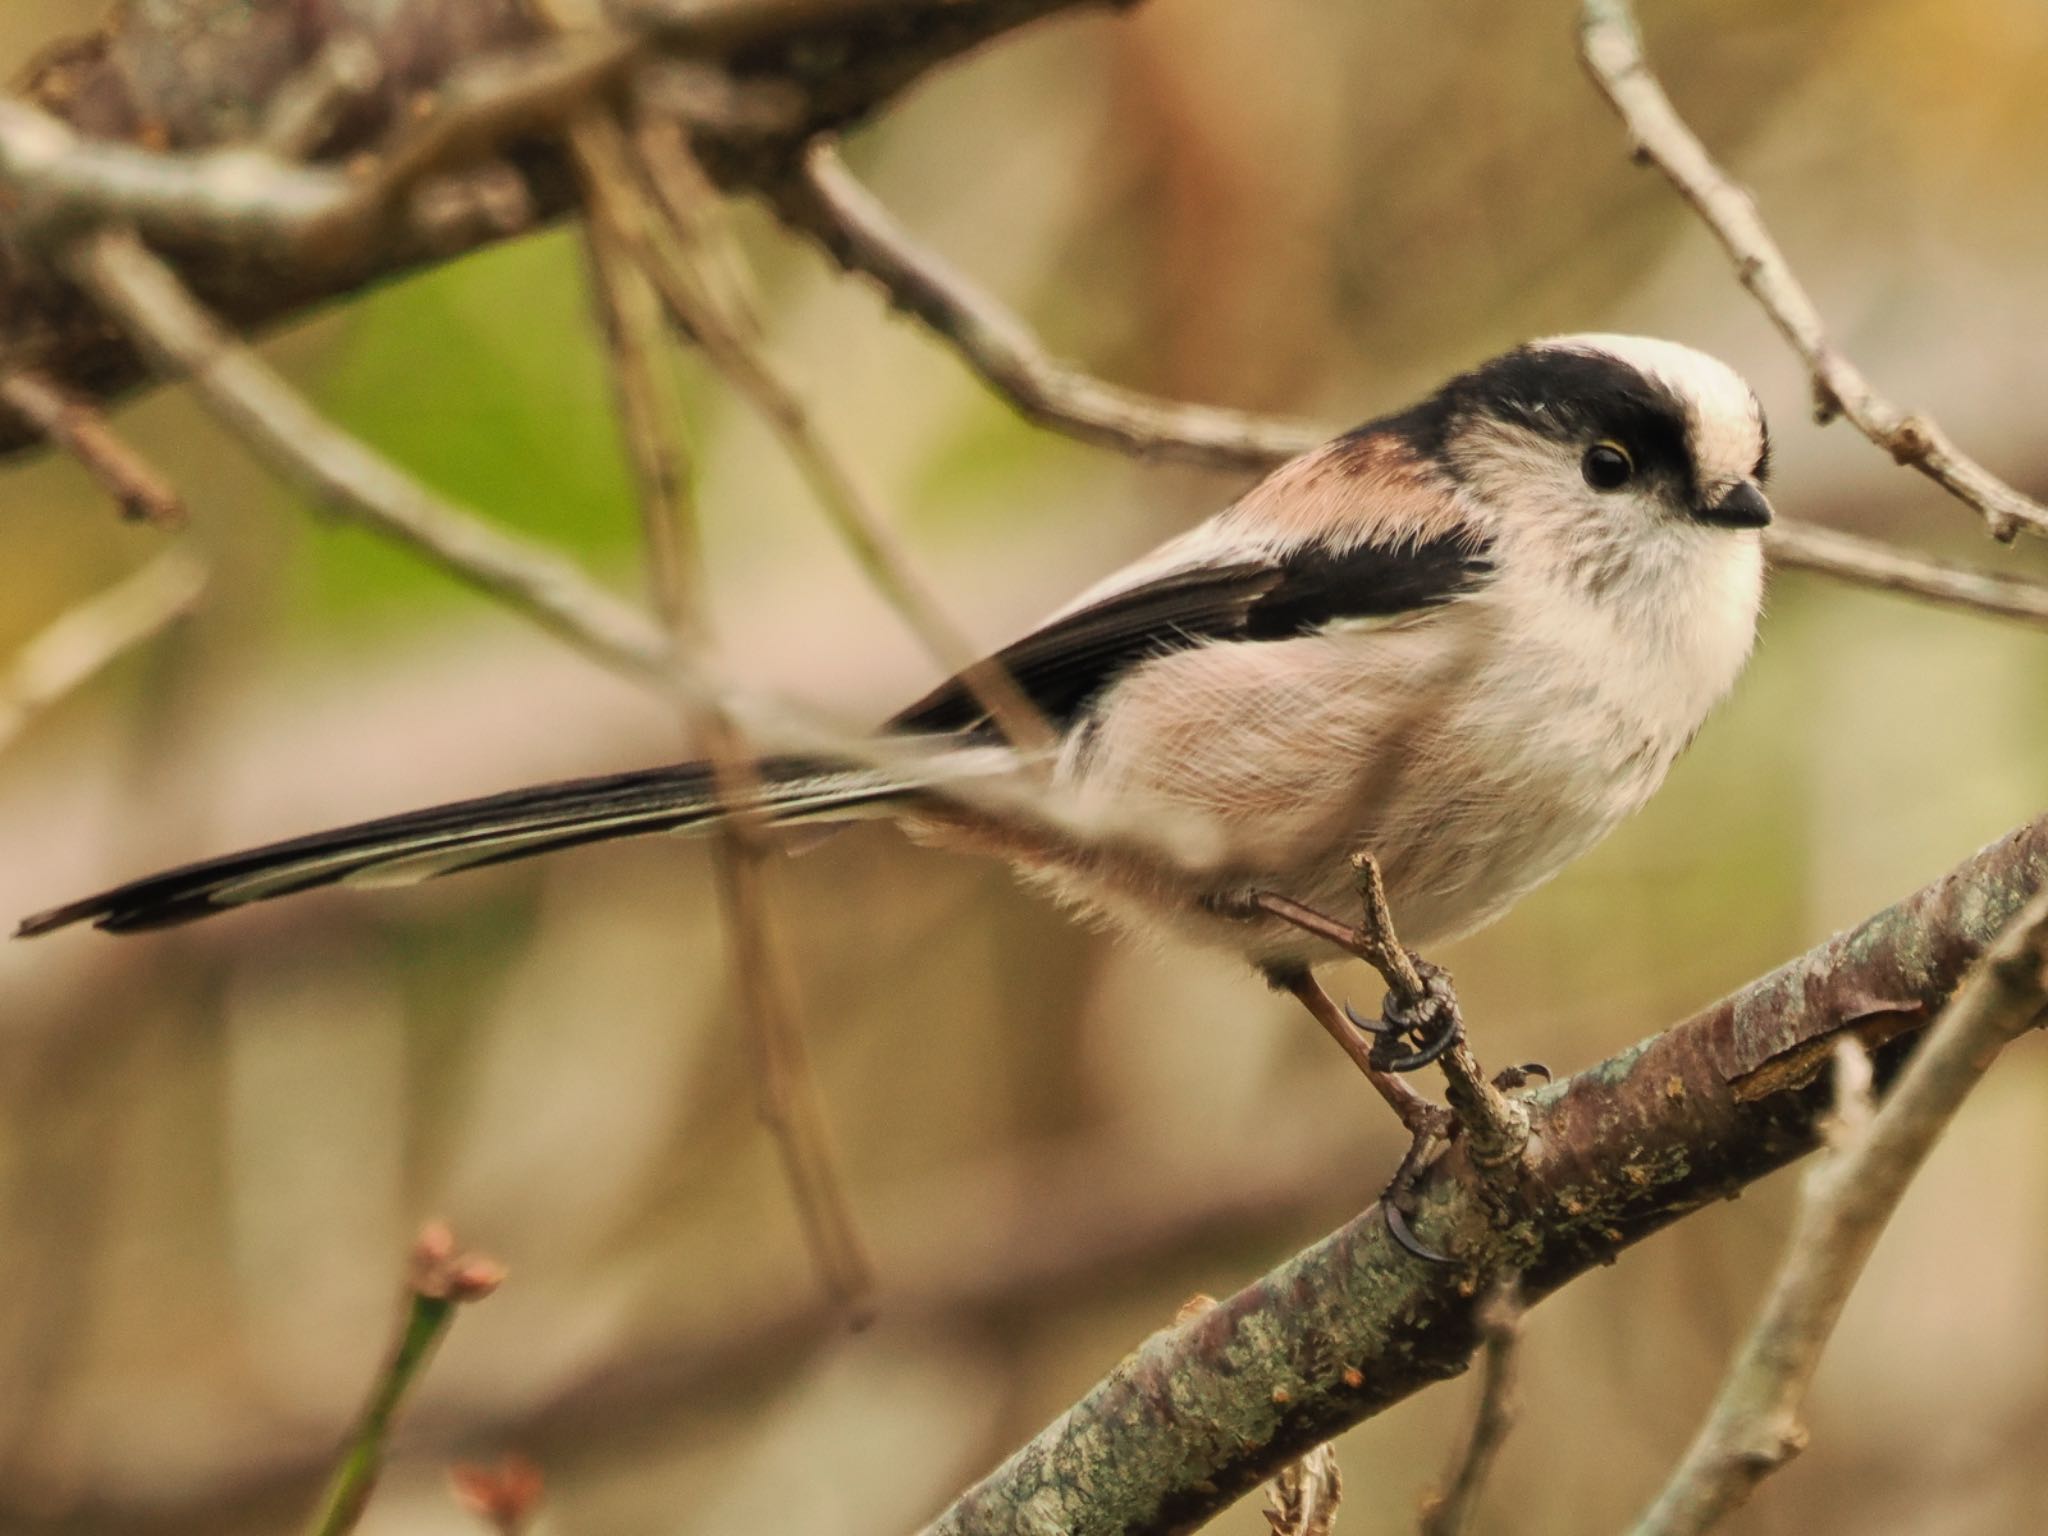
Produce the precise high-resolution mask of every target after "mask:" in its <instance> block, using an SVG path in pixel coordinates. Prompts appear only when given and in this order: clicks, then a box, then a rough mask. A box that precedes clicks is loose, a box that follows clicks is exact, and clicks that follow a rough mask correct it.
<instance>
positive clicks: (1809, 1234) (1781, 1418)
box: [1635, 894, 2048, 1536]
mask: <svg viewBox="0 0 2048 1536" xmlns="http://www.w3.org/2000/svg"><path fill="white" fill-rule="evenodd" d="M2044 1011H2048V894H2043V895H2040V896H2036V897H2035V898H2034V899H2033V901H2031V902H2029V903H2028V904H2027V906H2026V908H2025V909H2024V910H2023V911H2022V912H2021V913H2020V915H2019V916H2018V917H2016V918H2014V919H2013V920H2012V923H2011V924H2010V926H2009V927H2008V928H2007V929H2006V932H2005V934H2004V936H2003V937H2002V938H2000V940H1999V941H1998V946H1997V948H1995V949H1994V950H1993V951H1992V952H1991V954H1990V955H1988V956H1987V957H1986V958H1985V961H1984V963H1983V964H1982V965H1980V966H1978V967H1977V969H1976V970H1975V971H1974V972H1972V973H1971V975H1970V978H1969V980H1968V981H1967V982H1966V983H1965V984H1964V986H1963V988H1962V990H1961V991H1960V992H1958V993H1957V994H1956V996H1955V1000H1954V1001H1953V1002H1951V1003H1950V1004H1949V1005H1948V1007H1947V1008H1946V1009H1944V1010H1943V1012H1942V1015H1941V1018H1940V1019H1939V1020H1938V1021H1937V1022H1936V1023H1935V1025H1934V1027H1933V1028H1932V1029H1930V1030H1928V1031H1927V1038H1926V1041H1925V1042H1924V1043H1923V1044H1921V1045H1920V1047H1919V1048H1918V1049H1917V1050H1915V1051H1914V1053H1913V1058H1912V1060H1911V1061H1909V1062H1907V1063H1906V1067H1905V1070H1904V1071H1903V1072H1902V1073H1900V1075H1899V1081H1898V1085H1897V1086H1896V1087H1895V1088H1894V1089H1893V1090H1892V1092H1891V1095H1890V1096H1889V1097H1888V1098H1887V1099H1886V1100H1885V1103H1884V1107H1883V1108H1882V1109H1880V1110H1878V1111H1877V1113H1876V1115H1875V1116H1874V1117H1873V1116H1872V1115H1871V1114H1870V1112H1869V1100H1868V1093H1867V1088H1866V1089H1864V1091H1863V1092H1861V1093H1858V1092H1850V1093H1846V1094H1843V1095H1841V1096H1840V1097H1841V1099H1842V1102H1843V1107H1844V1112H1843V1113H1841V1114H1839V1115H1838V1116H1837V1117H1836V1122H1835V1127H1834V1130H1835V1134H1834V1136H1833V1137H1832V1138H1831V1139H1832V1140H1833V1141H1834V1142H1835V1145H1834V1146H1833V1147H1831V1149H1830V1151H1829V1153H1828V1154H1827V1155H1826V1156H1825V1157H1823V1158H1822V1159H1821V1160H1820V1161H1819V1162H1818V1163H1816V1165H1815V1166H1814V1167H1813V1168H1812V1169H1811V1170H1810V1171H1809V1172H1808V1173H1807V1175H1806V1180H1805V1183H1804V1186H1803V1188H1802V1191H1801V1199H1800V1207H1799V1219H1798V1221H1797V1223H1796V1224H1795V1225H1794V1228H1793V1232H1792V1240H1791V1244H1790V1248H1789V1251H1788V1252H1787V1254H1786V1257H1785V1262H1784V1265H1783V1266H1782V1267H1781V1268H1780V1269H1779V1271H1778V1278H1777V1280H1776V1281H1775V1282H1774V1283H1773V1284H1772V1286H1771V1293H1770V1295H1769V1297H1768V1298H1767V1299H1766V1300H1765V1302H1764V1306H1763V1310H1762V1312H1761V1313H1760V1315H1759V1316H1758V1318H1757V1321H1756V1326H1755V1327H1754V1328H1752V1329H1751V1330H1750V1335H1749V1338H1748V1339H1747V1340H1746V1341H1745V1342H1744V1344H1743V1346H1742V1348H1741V1350H1740V1351H1739V1352H1738V1353H1737V1355H1736V1358H1735V1363H1734V1365H1733V1366H1731V1367H1730V1369H1729V1372H1728V1376H1727V1379H1726V1381H1725V1382H1724V1383H1723V1385H1722V1388H1721V1393H1720V1395H1719V1397H1718V1398H1716V1399H1715V1402H1714V1406H1713V1409H1712V1411H1711V1412H1710V1413H1709V1414H1708V1415H1707V1421H1706V1423H1705V1424H1703V1425H1702V1426H1701V1427H1700V1432H1699V1435H1698V1436H1697V1438H1695V1439H1694V1441H1693V1443H1692V1446H1691V1448H1690V1449H1689V1450H1688V1451H1687V1452H1686V1454H1685V1457H1684V1459H1683V1460H1682V1461H1680V1463H1679V1465H1678V1468H1677V1470H1676V1471H1675V1472H1673V1473H1672V1475H1671V1478H1670V1481H1669V1482H1667V1483H1666V1484H1665V1486H1664V1489H1663V1491H1662V1492H1661V1493H1660V1494H1659V1495H1658V1497H1657V1499H1656V1501H1655V1503H1653V1504H1652V1505H1651V1507H1650V1509H1649V1511H1648V1512H1647V1513H1646V1514H1645V1515H1644V1516H1643V1518H1642V1520H1641V1521H1639V1522H1638V1523H1637V1525H1636V1527H1635V1536H1700V1533H1702V1532H1705V1531H1708V1530H1711V1529H1712V1528H1713V1527H1714V1526H1716V1525H1718V1524H1719V1523H1720V1522H1721V1520H1722V1519H1723V1518H1724V1517H1725V1516H1726V1515H1728V1514H1729V1513H1730V1512H1732V1511H1733V1510H1735V1509H1737V1508H1738V1507H1740V1506H1741V1504H1742V1503H1743V1501H1744V1500H1746V1499H1747V1498H1748V1497H1749V1495H1750V1493H1751V1491H1752V1490H1753V1489H1754V1488H1755V1487H1756V1485H1757V1484H1758V1483H1760V1482H1761V1481H1762V1480H1763V1479H1764V1478H1765V1477H1767V1476H1769V1475H1770V1474H1771V1473H1772V1472H1774V1471H1776V1470H1777V1469H1778V1468H1779V1467H1781V1466H1783V1465H1784V1464H1785V1463H1786V1462H1787V1461H1789V1460H1790V1459H1791V1458H1792V1457H1793V1456H1794V1455H1795V1454H1797V1452H1798V1451H1799V1450H1800V1448H1801V1447H1802V1446H1803V1445H1804V1444H1805V1442H1806V1432H1805V1429H1804V1428H1803V1427H1802V1426H1801V1424H1800V1422H1799V1405H1800V1403H1801V1402H1802V1401H1803V1400H1804V1399H1805V1396H1806V1388H1807V1384H1808V1383H1809V1382H1810V1381H1811V1380H1812V1379H1813V1373H1814V1371H1815V1370H1816V1369H1817V1368H1818V1367H1819V1365H1820V1356H1821V1351H1822V1350H1823V1349H1824V1348H1825V1347H1826V1346H1827V1341H1828V1339H1829V1337H1830V1336H1831V1335H1832V1334H1833V1333H1834V1330H1835V1323H1836V1322H1837V1321H1838V1320H1839V1319H1840V1317H1841V1315H1842V1308H1843V1307H1844V1306H1845V1305H1846V1304H1847V1303H1848V1300H1849V1292H1850V1291H1851V1290H1852V1289H1854V1287H1855V1284H1856V1281H1857V1279H1858V1277H1859V1276H1861V1275H1862V1273H1863V1266H1864V1264H1865V1263H1866V1262H1868V1260H1869V1258H1870V1253H1871V1250H1872V1249H1873V1248H1874V1247H1876V1246H1877V1239H1878V1237H1879V1235H1880V1234H1881V1233H1883V1231H1884V1228H1885V1224H1886V1223H1887V1222H1889V1221H1890V1220H1891V1215H1892V1212H1893V1211H1895V1210H1897V1209H1898V1204H1899V1200H1900V1198H1901V1197H1902V1196H1903V1195H1904V1194H1905V1192H1906V1186H1907V1184H1908V1183H1910V1182H1911V1180H1912V1178H1913V1175H1914V1174H1915V1173H1917V1172H1918V1171H1919V1169H1920V1165H1921V1164H1922V1163H1923V1162H1925V1161H1926V1160H1927V1154H1928V1153H1929V1152H1931V1151H1933V1150H1934V1144H1935V1142H1937V1141H1938V1140H1940V1139H1941V1135H1942V1133H1943V1132H1944V1131H1946V1130H1947V1129H1948V1126H1949V1122H1950V1121H1952V1120H1953V1119H1954V1118H1955V1115H1956V1111H1957V1110H1959V1109H1960V1108H1962V1104H1963V1100H1964V1099H1965V1098H1966V1097H1967V1096H1968V1095H1969V1093H1970V1091H1971V1090H1972V1089H1973V1088H1975V1087H1976V1086H1977V1083H1978V1082H1979V1081H1980V1080H1981V1079H1982V1078H1983V1076H1984V1074H1985V1073H1986V1072H1987V1071H1989V1070H1990V1068H1991V1064H1992V1063H1993V1062H1994V1061H1996V1060H1997V1059H1998V1053H1999V1052H2000V1050H2002V1049H2003V1048H2004V1047H2005V1046H2006V1045H2007V1044H2008V1043H2009V1042H2010V1041H2012V1040H2013V1039H2015V1038H2016V1037H2018V1036H2019V1035H2021V1034H2023V1033H2024V1032H2025V1031H2027V1030H2029V1029H2031V1028H2033V1027H2034V1026H2035V1025H2037V1024H2039V1023H2040V1022H2041V1020H2042V1017H2043V1014H2044ZM1844 1050H1845V1052H1847V1053H1848V1062H1847V1063H1846V1065H1849V1066H1850V1067H1851V1068H1852V1069H1853V1070H1852V1072H1851V1073H1848V1074H1845V1073H1844V1072H1843V1071H1842V1069H1841V1067H1839V1066H1838V1068H1837V1076H1838V1077H1843V1076H1849V1077H1852V1078H1853V1076H1854V1075H1855V1074H1857V1073H1860V1074H1862V1075H1863V1076H1865V1077H1866V1078H1867V1075H1868V1065H1867V1057H1866V1056H1865V1055H1864V1053H1863V1051H1862V1047H1861V1046H1860V1045H1847V1046H1845V1047H1844ZM1852 1086H1854V1087H1857V1088H1862V1087H1863V1085H1862V1084H1852Z"/></svg>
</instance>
